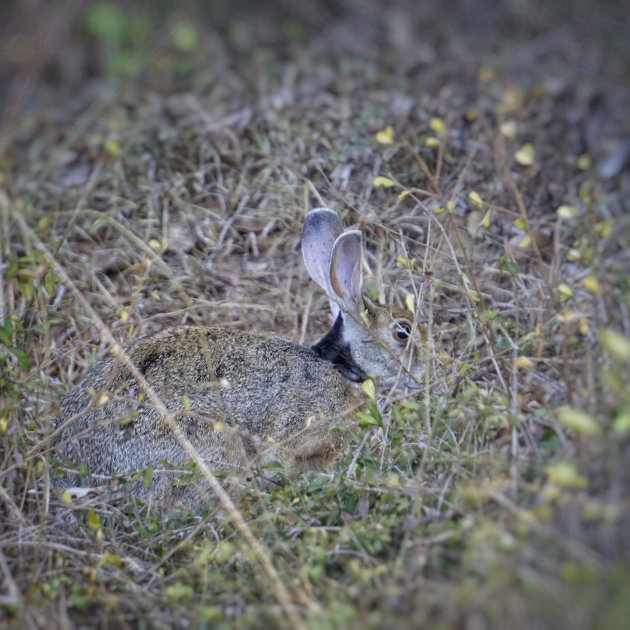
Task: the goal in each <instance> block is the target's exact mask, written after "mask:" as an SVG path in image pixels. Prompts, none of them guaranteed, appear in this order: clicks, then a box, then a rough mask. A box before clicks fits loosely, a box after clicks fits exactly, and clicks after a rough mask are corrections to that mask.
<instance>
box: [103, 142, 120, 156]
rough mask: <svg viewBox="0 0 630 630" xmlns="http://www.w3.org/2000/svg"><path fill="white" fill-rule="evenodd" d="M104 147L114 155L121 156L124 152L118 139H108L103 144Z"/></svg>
mask: <svg viewBox="0 0 630 630" xmlns="http://www.w3.org/2000/svg"><path fill="white" fill-rule="evenodd" d="M103 148H104V149H105V151H107V153H109V154H110V155H111V156H112V157H120V155H121V154H122V150H121V148H120V144H118V142H117V141H116V140H106V141H105V143H104V144H103Z"/></svg>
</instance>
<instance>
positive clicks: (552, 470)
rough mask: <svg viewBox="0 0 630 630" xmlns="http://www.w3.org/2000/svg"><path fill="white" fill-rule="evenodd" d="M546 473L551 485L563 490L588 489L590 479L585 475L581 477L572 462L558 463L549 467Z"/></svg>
mask: <svg viewBox="0 0 630 630" xmlns="http://www.w3.org/2000/svg"><path fill="white" fill-rule="evenodd" d="M545 472H546V473H547V477H549V481H551V483H555V484H556V485H558V486H561V487H563V488H587V487H588V479H587V478H586V477H585V476H584V475H580V474H579V473H578V471H577V469H576V467H575V466H574V465H573V464H572V463H570V462H567V461H559V462H556V463H555V464H554V465H553V466H547V467H546V468H545Z"/></svg>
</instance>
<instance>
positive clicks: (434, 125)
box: [429, 118, 446, 136]
mask: <svg viewBox="0 0 630 630" xmlns="http://www.w3.org/2000/svg"><path fill="white" fill-rule="evenodd" d="M429 129H431V131H432V132H433V133H437V135H438V136H443V135H444V134H445V133H446V125H445V124H444V121H443V120H442V119H441V118H431V120H430V121H429Z"/></svg>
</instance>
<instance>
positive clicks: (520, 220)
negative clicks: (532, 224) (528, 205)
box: [514, 217, 527, 230]
mask: <svg viewBox="0 0 630 630" xmlns="http://www.w3.org/2000/svg"><path fill="white" fill-rule="evenodd" d="M514 227H516V228H518V229H519V230H526V229H527V221H525V219H523V218H522V217H519V218H518V219H516V221H514Z"/></svg>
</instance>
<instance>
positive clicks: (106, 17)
mask: <svg viewBox="0 0 630 630" xmlns="http://www.w3.org/2000/svg"><path fill="white" fill-rule="evenodd" d="M85 21H86V27H87V30H88V32H89V33H90V34H91V35H93V36H94V37H96V38H97V39H101V40H103V41H105V42H109V43H114V42H116V43H120V42H122V41H123V40H124V39H125V35H126V33H127V18H126V17H125V13H124V11H123V10H122V9H121V8H120V7H119V6H117V5H116V4H114V3H113V2H97V3H95V4H93V5H92V6H91V7H89V9H88V10H87V13H86V18H85Z"/></svg>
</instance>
